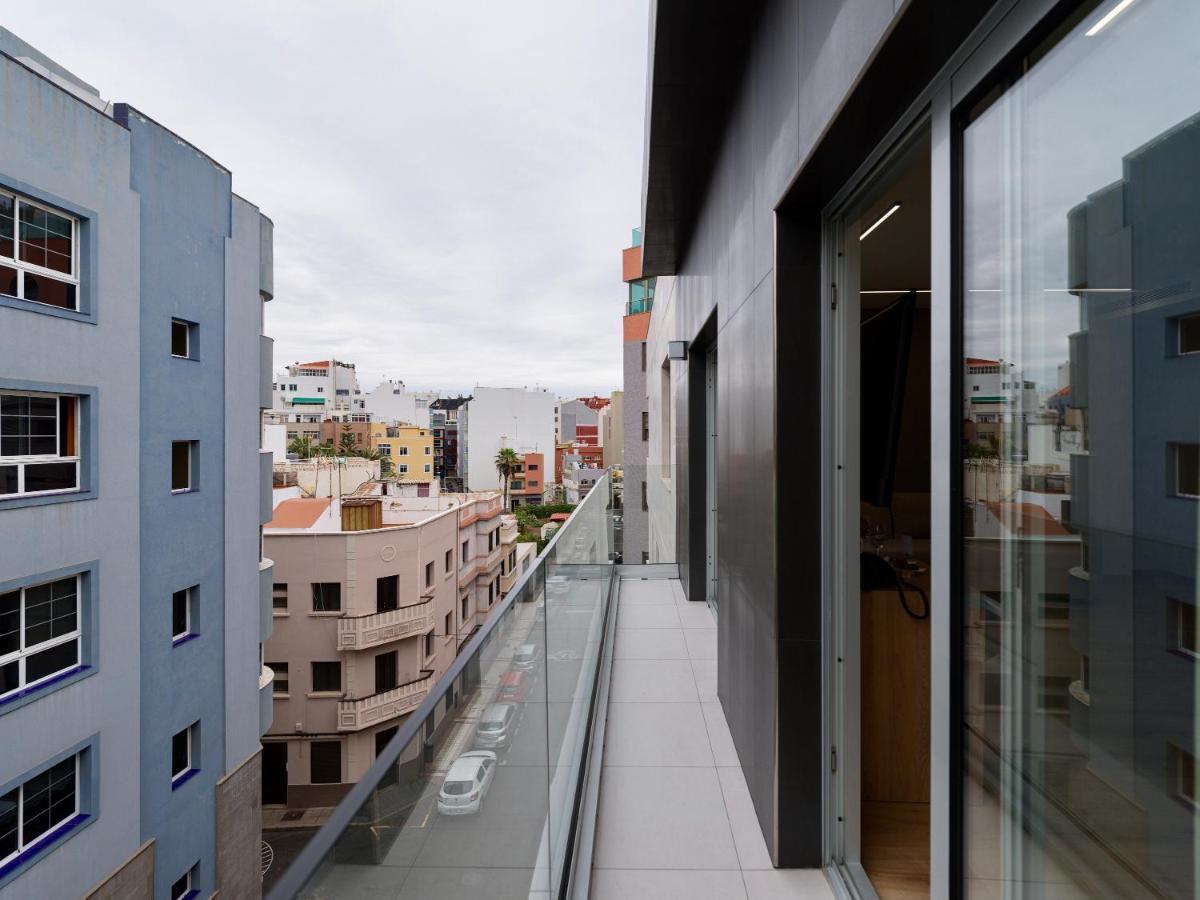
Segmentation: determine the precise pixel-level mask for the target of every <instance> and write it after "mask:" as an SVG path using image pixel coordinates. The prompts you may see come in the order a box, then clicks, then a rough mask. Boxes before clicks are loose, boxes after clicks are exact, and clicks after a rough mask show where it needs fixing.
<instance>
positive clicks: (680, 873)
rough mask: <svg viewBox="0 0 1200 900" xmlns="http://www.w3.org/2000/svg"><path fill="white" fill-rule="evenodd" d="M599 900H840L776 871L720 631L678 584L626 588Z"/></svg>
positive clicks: (821, 879)
mask: <svg viewBox="0 0 1200 900" xmlns="http://www.w3.org/2000/svg"><path fill="white" fill-rule="evenodd" d="M612 666H613V668H612V681H611V684H610V688H609V703H608V723H607V726H606V728H607V730H606V734H605V741H604V745H605V746H604V768H603V770H602V772H601V777H600V806H599V813H598V815H597V822H596V846H595V853H594V856H593V860H592V868H593V872H592V888H591V896H592V898H593V900H626V898H635V897H636V898H655V900H658V898H662V900H775V898H785V897H786V898H794V897H802V898H810V897H812V898H831V897H832V896H833V894H832V892H831V891H830V889H829V886H828V884H827V883H826V881H825V876H824V875H823V874H822V873H821V872H819V871H816V870H802V869H775V868H772V866H771V859H770V856H769V855H768V853H767V845H766V841H765V840H764V839H763V836H762V832H761V830H760V829H759V827H758V820H757V818H756V816H755V813H754V807H753V805H752V804H751V802H750V792H749V790H748V789H747V788H746V781H745V779H744V778H743V776H742V770H741V769H740V768H739V767H738V763H737V753H736V751H735V750H734V747H733V738H732V737H730V734H729V726H728V725H727V724H726V723H725V714H724V712H722V710H721V704H720V703H719V702H718V701H717V629H716V620H715V619H714V618H713V615H712V613H711V611H710V610H709V609H708V607H707V606H704V605H702V604H696V603H688V602H687V601H685V600H684V598H683V591H682V589H681V588H680V586H679V582H678V581H666V580H657V581H641V580H636V579H625V580H623V581H622V582H621V588H620V593H619V595H618V605H617V628H616V639H615V642H614V646H613V664H612Z"/></svg>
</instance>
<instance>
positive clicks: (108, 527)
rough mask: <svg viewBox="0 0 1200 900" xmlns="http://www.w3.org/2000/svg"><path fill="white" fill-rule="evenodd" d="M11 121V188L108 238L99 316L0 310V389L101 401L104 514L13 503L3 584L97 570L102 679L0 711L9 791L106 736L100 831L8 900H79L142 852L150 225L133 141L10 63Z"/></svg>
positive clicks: (99, 479) (1, 160)
mask: <svg viewBox="0 0 1200 900" xmlns="http://www.w3.org/2000/svg"><path fill="white" fill-rule="evenodd" d="M25 46H26V45H24V44H23V42H20V41H19V40H18V39H16V38H14V37H13V36H12V35H11V34H9V33H8V32H7V31H3V30H2V29H0V50H3V51H4V52H6V53H16V54H17V55H22V54H23V53H25V52H27V51H26V50H25ZM0 108H3V110H4V119H5V122H6V123H7V124H8V125H9V127H6V128H5V129H4V130H3V132H2V133H0V184H2V185H3V186H4V187H5V188H9V189H16V190H19V191H22V192H23V193H26V194H28V195H32V196H33V198H34V199H44V200H45V201H46V202H48V203H51V204H53V205H56V206H59V207H64V208H67V209H68V211H71V212H74V213H76V214H77V215H79V216H80V217H81V218H83V219H84V220H85V226H84V227H85V230H88V231H91V232H92V234H93V236H94V238H95V240H94V241H85V242H84V243H83V246H82V247H81V252H82V258H81V262H82V264H83V265H82V270H83V271H84V272H85V273H89V275H88V276H85V277H90V281H91V287H90V290H91V292H92V301H93V313H92V315H90V316H86V315H85V316H77V317H64V316H59V315H54V314H51V313H50V312H47V310H48V308H36V307H32V305H30V304H24V303H21V302H19V301H16V300H14V301H12V302H11V303H9V304H0V387H3V386H4V385H5V383H6V382H7V383H9V384H10V385H11V383H12V382H13V381H29V382H38V383H45V384H47V385H50V384H71V385H88V386H92V387H95V388H96V390H97V394H96V399H95V404H94V405H95V419H94V423H95V444H94V446H95V448H96V460H95V463H96V469H95V484H94V490H93V494H92V499H88V500H78V501H70V500H68V499H67V498H65V497H64V498H63V502H55V503H52V504H48V505H41V506H37V505H21V506H18V505H17V502H14V501H0V546H2V547H3V548H4V549H3V551H2V553H0V559H2V564H0V581H6V580H9V579H16V578H24V577H27V576H28V577H34V576H37V575H39V574H40V573H47V572H52V571H56V570H58V569H61V568H63V567H65V566H73V565H78V564H81V563H87V562H90V561H93V560H95V561H97V567H96V573H97V574H96V578H95V579H94V588H95V593H94V595H93V604H94V606H93V609H94V610H95V611H96V612H97V615H96V616H95V617H94V619H93V621H94V623H95V628H96V666H95V668H94V671H93V674H91V675H90V676H88V677H85V678H82V679H80V680H77V681H75V682H74V683H71V684H69V685H67V686H65V687H62V688H60V689H59V690H56V691H53V692H49V693H46V694H44V695H42V696H40V697H39V698H38V699H35V700H31V701H30V702H27V703H25V704H24V705H21V706H19V707H17V708H12V707H11V706H10V707H8V708H7V709H6V707H5V706H0V735H4V736H5V737H4V738H3V739H0V784H4V783H7V782H9V781H10V780H12V779H14V778H19V777H20V776H22V775H24V774H25V773H27V772H29V771H30V770H32V769H33V768H35V767H36V766H38V765H40V764H41V763H43V762H44V761H45V760H46V759H47V758H48V757H50V756H52V755H53V754H55V753H58V752H60V751H63V750H66V749H68V748H70V747H72V746H75V745H76V744H78V743H79V742H80V741H82V740H84V739H85V738H87V737H88V736H90V735H93V734H95V735H98V748H99V753H98V754H97V758H98V770H97V775H98V777H99V785H98V796H99V798H100V808H99V810H98V812H99V816H98V818H97V819H96V820H95V821H94V823H93V824H91V825H88V826H87V827H84V828H82V829H77V830H76V831H75V832H74V833H73V834H72V835H71V836H70V837H69V838H68V839H67V841H66V842H65V844H64V845H63V847H62V849H60V850H58V851H56V852H55V853H53V854H52V861H51V860H50V859H45V858H44V859H43V860H42V861H40V862H35V863H34V864H33V865H32V866H30V867H29V868H27V869H25V870H23V871H21V872H20V873H19V874H18V875H17V876H16V877H15V879H13V880H11V881H9V882H7V883H6V884H4V886H3V887H0V893H3V895H4V897H5V898H6V900H9V898H12V900H41V898H45V897H78V896H82V895H83V894H85V893H87V891H88V890H90V889H91V888H92V886H93V885H95V884H96V883H97V882H98V881H100V880H101V879H102V878H104V877H106V876H107V875H108V874H109V873H111V872H113V871H115V870H116V869H117V868H118V867H119V866H121V865H122V864H123V863H124V862H125V861H126V860H128V859H129V858H130V857H132V856H133V855H134V853H135V852H136V851H137V849H138V847H139V846H141V844H142V836H141V831H140V828H139V822H138V819H139V805H140V798H139V791H140V780H139V775H138V772H139V768H140V763H141V749H140V743H139V740H138V731H139V727H140V723H139V719H138V705H139V702H140V694H141V682H140V679H139V672H138V656H137V653H136V652H130V648H136V647H137V646H138V642H139V640H140V630H141V621H140V616H139V605H138V596H139V571H138V566H137V565H136V563H135V562H133V561H136V560H137V558H138V555H139V552H140V533H139V529H138V472H137V467H136V466H132V465H130V448H131V445H132V446H134V447H136V446H137V439H138V434H139V429H140V426H141V413H140V409H139V404H138V394H139V391H140V388H141V373H140V369H139V366H138V355H139V335H140V331H141V323H140V319H139V315H138V304H137V302H136V300H137V297H138V296H139V293H140V266H139V264H140V260H139V255H138V239H139V235H140V233H141V225H140V217H139V209H138V198H137V195H136V194H134V193H133V192H132V191H131V190H130V186H129V156H130V147H129V144H130V140H129V133H128V132H127V131H126V130H125V129H123V128H121V127H120V126H119V125H117V124H116V123H115V122H113V121H112V119H110V118H108V117H106V116H104V115H102V114H100V113H99V112H97V111H96V110H95V109H94V108H92V107H91V106H89V105H88V104H86V103H84V102H82V101H81V100H79V99H77V98H76V97H74V96H71V95H70V94H68V93H66V92H64V91H63V90H61V89H60V88H58V87H56V86H54V85H53V84H51V83H50V82H49V81H47V80H45V79H43V78H41V77H38V76H37V75H35V74H33V73H32V72H30V71H29V70H28V69H26V68H25V67H23V66H21V65H20V64H18V63H16V62H14V61H13V60H12V59H10V58H8V57H0ZM88 292H89V288H88V287H87V286H85V287H84V289H83V291H82V293H84V294H85V295H86V294H87V293H88ZM168 643H170V641H169V639H168ZM14 735H20V736H21V739H20V740H16V739H13V736H14Z"/></svg>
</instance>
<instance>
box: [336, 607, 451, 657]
mask: <svg viewBox="0 0 1200 900" xmlns="http://www.w3.org/2000/svg"><path fill="white" fill-rule="evenodd" d="M433 624H434V623H433V597H432V596H426V597H422V598H421V600H420V602H418V603H412V604H409V605H408V606H401V607H398V608H397V609H391V610H388V611H387V612H381V613H370V614H368V615H365V616H345V617H344V618H341V619H338V643H337V645H338V649H339V650H367V649H370V648H371V647H378V646H379V645H380V644H387V643H389V642H391V641H398V640H400V639H401V638H406V637H415V636H416V635H419V634H424V633H425V632H426V631H428V630H429V629H431V628H432V627H433Z"/></svg>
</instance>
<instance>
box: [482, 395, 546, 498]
mask: <svg viewBox="0 0 1200 900" xmlns="http://www.w3.org/2000/svg"><path fill="white" fill-rule="evenodd" d="M472 393H473V396H472V398H471V401H470V402H469V403H468V404H467V407H468V409H469V415H468V416H467V417H466V430H465V433H464V435H463V436H462V437H461V438H460V443H459V459H460V468H461V470H462V471H464V472H465V473H466V479H467V490H470V491H486V490H498V489H499V488H500V477H499V475H497V474H496V465H495V460H496V454H497V453H499V452H500V448H502V447H509V448H511V449H513V450H515V451H516V452H517V453H541V454H544V457H545V459H546V460H548V461H551V460H553V459H554V406H555V398H554V395H553V394H551V393H549V392H548V391H546V390H545V389H536V390H526V389H524V388H489V387H477V388H475V390H474V391H473V392H472ZM464 459H465V464H464V463H463V462H462V461H463V460H464Z"/></svg>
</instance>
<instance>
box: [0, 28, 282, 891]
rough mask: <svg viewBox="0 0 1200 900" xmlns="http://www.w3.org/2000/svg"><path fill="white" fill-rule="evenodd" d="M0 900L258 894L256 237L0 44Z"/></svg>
mask: <svg viewBox="0 0 1200 900" xmlns="http://www.w3.org/2000/svg"><path fill="white" fill-rule="evenodd" d="M0 110H2V111H3V112H2V114H3V117H4V121H5V124H6V126H7V127H6V128H4V133H3V137H0V435H2V436H0V548H2V549H0V894H2V895H3V896H4V897H5V898H9V897H11V898H21V900H24V898H47V897H77V896H83V895H87V896H89V897H96V898H102V897H117V896H121V897H125V896H138V897H143V896H145V897H149V896H153V897H156V898H171V900H175V898H179V897H190V896H206V897H207V896H209V895H211V894H213V893H214V892H216V891H220V892H221V894H222V896H229V897H250V896H255V895H257V894H258V893H259V891H260V887H259V885H260V878H261V872H260V866H261V859H260V821H261V818H260V791H261V788H260V783H261V769H260V765H261V763H260V750H261V745H260V740H259V739H260V736H261V735H262V733H263V732H264V731H265V730H266V728H267V727H268V726H269V724H270V718H271V672H270V670H269V669H266V668H265V667H263V665H262V662H261V649H260V648H261V643H262V641H264V640H265V639H266V637H267V634H268V632H269V628H270V624H271V611H270V587H271V571H270V569H271V564H270V561H269V560H263V559H262V558H261V526H262V523H263V522H264V521H266V519H269V518H270V510H271V502H270V492H271V457H270V454H269V453H264V452H262V450H261V449H260V443H261V441H260V432H261V430H260V411H261V409H263V408H266V407H269V406H270V371H271V341H270V339H268V338H266V337H265V336H263V334H262V322H263V304H264V302H265V301H267V300H270V299H271V296H272V293H273V290H274V288H273V284H272V224H271V221H270V220H269V219H268V218H266V217H265V216H264V215H262V214H261V213H260V212H259V210H258V208H257V207H255V206H254V205H253V204H251V203H250V202H248V201H246V200H244V199H243V198H241V197H239V196H237V195H236V194H234V193H233V192H232V187H231V181H232V176H231V173H230V172H229V170H228V169H226V168H224V167H223V166H221V165H220V164H219V163H217V162H216V161H214V160H213V159H211V158H210V157H208V156H207V155H206V154H205V153H204V152H203V151H201V150H199V149H197V148H196V147H195V146H193V145H192V144H190V143H189V142H188V141H187V140H186V139H185V138H183V137H181V136H179V135H177V134H175V133H173V132H172V131H170V130H169V129H168V128H166V127H165V126H163V125H161V124H159V123H158V122H156V121H154V120H153V119H152V118H150V116H148V115H147V114H145V113H143V112H141V111H140V110H138V109H136V108H134V107H132V106H129V105H127V104H123V103H110V102H107V101H106V100H104V99H102V98H101V97H100V95H99V92H98V91H97V90H96V89H95V88H93V87H92V86H90V85H88V84H86V83H85V82H83V81H81V80H80V79H79V78H77V77H76V76H74V75H72V74H71V73H70V72H68V71H66V70H64V69H63V68H62V67H60V66H59V65H57V64H56V63H55V62H53V61H52V60H50V59H48V58H46V57H45V56H44V55H43V54H41V53H39V52H38V51H37V50H35V49H34V48H32V47H30V46H29V45H28V44H26V43H25V42H24V41H22V40H20V39H19V38H17V37H16V36H14V35H12V34H11V33H9V32H8V31H5V30H3V29H0Z"/></svg>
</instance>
